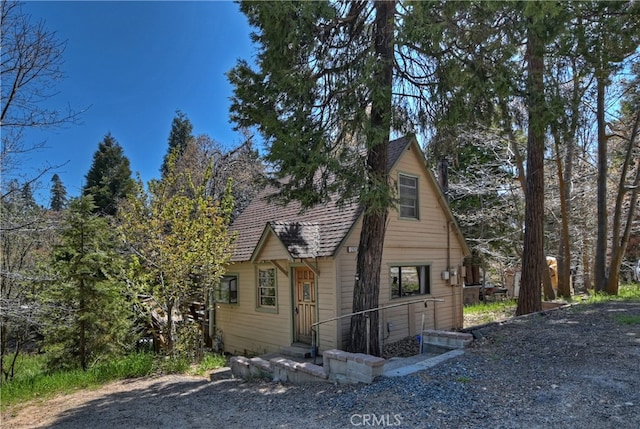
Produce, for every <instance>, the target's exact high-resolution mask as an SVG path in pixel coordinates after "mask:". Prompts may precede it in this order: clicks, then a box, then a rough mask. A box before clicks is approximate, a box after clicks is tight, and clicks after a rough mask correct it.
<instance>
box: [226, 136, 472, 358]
mask: <svg viewBox="0 0 640 429" xmlns="http://www.w3.org/2000/svg"><path fill="white" fill-rule="evenodd" d="M389 165H390V169H389V171H390V177H391V180H392V181H393V182H394V183H395V184H396V186H397V192H398V196H399V204H398V207H397V209H396V210H392V211H391V212H390V214H389V218H388V224H387V230H386V236H385V242H384V250H383V260H382V268H381V280H380V296H379V304H380V306H389V305H393V307H392V308H388V309H385V310H383V311H381V312H380V326H379V327H378V329H379V331H380V333H381V340H382V343H383V344H389V343H392V342H395V341H397V340H400V339H402V338H405V337H407V336H416V335H418V334H419V333H420V329H421V325H422V320H423V318H424V320H425V321H426V326H425V328H427V329H440V330H453V329H458V328H462V323H463V318H462V311H463V298H462V284H463V279H462V273H463V261H464V258H465V256H466V255H468V254H469V250H468V247H467V246H466V244H465V241H464V239H463V237H462V235H461V234H460V231H459V229H458V228H457V226H456V223H455V221H454V219H453V216H452V214H451V212H450V210H449V207H448V205H447V203H446V200H445V198H444V196H443V194H442V192H441V190H440V187H439V185H438V184H437V182H436V180H435V178H434V176H433V175H432V174H431V172H430V171H429V170H428V169H427V168H426V165H425V162H424V154H423V152H422V151H421V149H420V147H419V145H418V144H417V142H416V140H415V138H413V137H410V138H409V137H403V138H400V139H397V140H394V141H392V142H391V143H390V146H389ZM268 192H269V191H268V190H265V191H263V192H262V194H260V195H258V196H257V197H256V198H255V199H254V200H253V201H252V202H251V203H250V204H249V206H248V207H247V208H246V209H245V210H244V211H243V213H241V214H240V216H239V217H238V218H237V219H236V221H235V222H234V223H233V225H232V227H231V229H232V230H234V231H237V234H238V235H237V240H236V245H235V250H234V253H233V257H232V264H231V265H230V266H229V267H228V269H227V274H226V275H225V277H224V278H223V279H222V282H221V287H220V290H218V291H216V293H215V298H216V310H215V326H216V329H217V330H219V332H220V333H221V335H222V339H223V342H224V348H225V351H227V352H231V353H234V354H262V353H271V352H277V351H279V349H280V348H281V347H288V346H291V345H292V344H300V343H302V344H309V345H310V344H311V343H312V339H313V335H316V340H315V341H317V342H316V344H317V347H318V348H319V351H320V352H322V351H324V350H329V349H342V350H345V349H346V347H347V342H348V338H349V325H350V318H349V317H345V318H342V319H339V320H334V321H330V322H328V323H323V324H321V325H319V326H317V327H316V328H315V329H316V332H315V333H314V332H312V329H311V327H312V326H311V325H312V324H314V323H316V322H321V321H325V320H328V319H333V318H336V317H339V316H341V315H346V314H349V313H351V312H352V295H353V286H354V280H355V276H356V252H357V248H358V241H359V235H360V229H361V224H362V216H361V210H360V208H359V207H358V205H356V204H353V205H348V206H346V207H342V208H338V207H337V206H336V205H335V204H333V203H328V204H325V205H321V206H317V207H315V208H312V209H309V210H307V211H305V212H303V213H302V214H301V213H300V206H299V205H298V204H297V203H290V204H288V205H286V206H282V205H274V204H270V203H268V202H267V201H266V200H265V198H264V197H265V196H266V195H268ZM427 298H428V299H442V300H443V302H437V303H435V302H427V306H426V307H425V305H424V302H423V301H422V300H424V299H427ZM417 300H421V301H420V302H418V303H412V304H408V305H399V306H396V304H400V303H409V302H412V301H417Z"/></svg>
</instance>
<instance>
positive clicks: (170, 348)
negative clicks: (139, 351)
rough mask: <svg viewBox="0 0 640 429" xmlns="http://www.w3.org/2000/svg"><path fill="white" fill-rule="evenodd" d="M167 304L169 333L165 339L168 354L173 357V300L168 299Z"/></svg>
mask: <svg viewBox="0 0 640 429" xmlns="http://www.w3.org/2000/svg"><path fill="white" fill-rule="evenodd" d="M165 304H166V306H167V332H166V335H165V337H166V339H167V354H169V355H171V354H173V306H174V302H173V299H167V300H166V303H165Z"/></svg>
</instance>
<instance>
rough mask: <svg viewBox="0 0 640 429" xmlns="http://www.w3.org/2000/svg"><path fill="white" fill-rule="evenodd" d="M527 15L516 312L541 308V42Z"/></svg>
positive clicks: (542, 63) (544, 128)
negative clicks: (522, 209) (519, 273)
mask: <svg viewBox="0 0 640 429" xmlns="http://www.w3.org/2000/svg"><path fill="white" fill-rule="evenodd" d="M535 21H536V19H535V18H534V17H529V18H528V22H527V24H528V29H527V52H526V58H527V92H528V94H529V96H528V111H529V115H528V116H529V129H528V136H527V178H526V187H525V188H526V191H525V231H524V252H523V258H522V281H521V286H520V295H519V297H518V307H517V309H516V315H522V314H528V313H532V312H534V311H540V310H541V309H542V302H541V291H540V283H541V280H542V279H541V276H542V269H543V268H544V266H545V265H546V260H545V256H544V137H545V130H546V125H547V124H546V121H545V110H546V106H545V99H544V80H543V72H544V44H543V42H542V40H541V38H540V34H538V32H539V31H541V30H540V27H541V25H540V23H539V22H535Z"/></svg>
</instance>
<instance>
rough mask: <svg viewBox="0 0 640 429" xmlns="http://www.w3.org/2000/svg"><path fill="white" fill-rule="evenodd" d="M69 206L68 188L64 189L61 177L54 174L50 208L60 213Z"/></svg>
mask: <svg viewBox="0 0 640 429" xmlns="http://www.w3.org/2000/svg"><path fill="white" fill-rule="evenodd" d="M66 205H67V188H65V187H64V184H63V183H62V180H61V179H60V176H58V175H57V174H54V175H53V176H52V177H51V201H50V203H49V208H50V209H51V210H53V211H54V212H59V211H61V210H62V209H64V208H65V206H66Z"/></svg>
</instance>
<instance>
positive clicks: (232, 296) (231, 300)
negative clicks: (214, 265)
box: [213, 274, 238, 304]
mask: <svg viewBox="0 0 640 429" xmlns="http://www.w3.org/2000/svg"><path fill="white" fill-rule="evenodd" d="M213 292H214V298H215V300H216V302H221V303H224V304H237V303H238V276H237V275H235V274H227V275H224V276H222V278H221V279H220V284H219V285H218V287H217V288H216V289H215V290H214V291H213Z"/></svg>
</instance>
